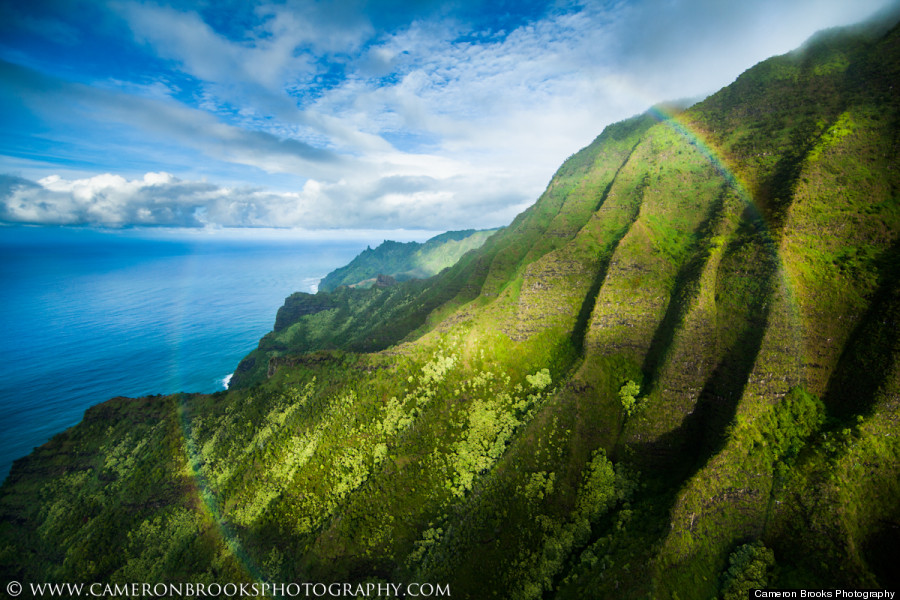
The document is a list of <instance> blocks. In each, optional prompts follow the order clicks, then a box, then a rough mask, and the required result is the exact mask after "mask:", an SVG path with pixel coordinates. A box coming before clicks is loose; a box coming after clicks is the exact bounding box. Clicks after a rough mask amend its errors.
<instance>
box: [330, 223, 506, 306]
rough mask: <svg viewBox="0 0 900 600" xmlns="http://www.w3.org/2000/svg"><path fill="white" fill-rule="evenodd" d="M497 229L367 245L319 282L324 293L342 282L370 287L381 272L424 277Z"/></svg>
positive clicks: (477, 245) (400, 277)
mask: <svg viewBox="0 0 900 600" xmlns="http://www.w3.org/2000/svg"><path fill="white" fill-rule="evenodd" d="M495 231H496V229H489V230H479V231H476V230H474V229H467V230H465V231H448V232H447V233H442V234H441V235H437V236H435V237H433V238H431V239H429V240H427V241H425V242H423V243H421V244H420V243H418V242H406V243H405V244H404V243H401V242H392V241H385V242H383V243H381V244H380V245H379V246H378V247H377V248H375V249H374V250H373V249H372V248H367V249H366V250H365V251H363V252H362V253H361V254H360V255H359V256H357V257H356V258H354V259H353V260H352V261H350V263H349V264H347V265H345V266H343V267H341V268H339V269H335V270H334V271H332V272H331V273H329V274H328V275H326V276H325V277H324V278H323V279H322V282H321V283H320V284H319V289H320V290H322V291H323V292H330V291H332V290H334V289H335V288H337V287H339V286H342V285H349V286H359V287H371V286H372V284H374V283H375V278H376V277H377V276H378V275H388V276H390V277H392V278H393V279H396V280H398V281H403V280H406V279H412V278H415V279H425V278H428V277H431V276H432V275H437V274H438V273H440V272H441V271H443V270H444V269H446V268H447V267H452V266H453V265H454V264H455V263H456V262H457V261H458V260H459V259H460V257H461V256H462V255H463V254H465V253H466V252H468V251H469V250H474V249H476V248H480V247H481V246H482V245H483V244H484V242H485V240H487V238H489V237H490V236H491V235H493V233H494V232H495Z"/></svg>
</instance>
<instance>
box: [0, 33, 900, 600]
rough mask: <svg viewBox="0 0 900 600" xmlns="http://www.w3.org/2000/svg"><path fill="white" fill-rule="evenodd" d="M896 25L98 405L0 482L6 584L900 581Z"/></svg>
mask: <svg viewBox="0 0 900 600" xmlns="http://www.w3.org/2000/svg"><path fill="white" fill-rule="evenodd" d="M898 39H900V38H898V32H897V30H896V29H891V30H887V29H886V28H884V27H882V28H881V29H878V28H875V29H856V30H844V31H835V32H828V33H826V34H820V35H819V36H817V37H816V38H814V39H813V40H812V41H811V42H810V43H809V44H807V46H805V47H804V48H803V49H801V50H799V51H797V52H795V53H792V54H789V55H785V56H782V57H775V58H772V59H769V60H768V61H765V62H763V63H761V64H760V65H757V66H756V67H753V68H752V69H750V70H748V71H747V72H745V73H744V74H743V75H742V76H741V77H740V78H739V79H738V80H737V81H736V82H735V83H734V84H732V85H731V86H729V87H727V88H725V89H723V90H722V91H720V92H718V93H717V94H715V95H713V96H711V97H710V98H708V99H707V100H705V101H704V102H702V103H700V104H698V105H695V106H693V107H691V108H689V109H687V110H686V111H682V112H678V113H677V114H673V113H672V111H666V110H664V109H660V110H654V111H651V113H649V114H647V115H643V116H639V117H635V118H633V119H630V120H628V121H625V122H623V123H619V124H616V125H613V126H611V127H609V128H607V129H606V130H605V131H604V132H603V134H601V135H600V136H599V137H598V138H597V139H596V140H595V141H594V142H593V143H592V144H591V145H590V146H588V147H587V148H585V149H584V150H582V151H580V152H579V153H577V154H575V155H573V156H572V157H571V158H569V159H568V160H567V161H566V162H565V163H564V164H563V166H562V167H561V168H560V170H559V172H558V173H557V174H556V175H555V176H554V178H553V179H552V181H551V183H550V184H549V186H548V188H547V190H546V192H545V193H544V194H543V195H542V196H541V198H540V199H538V201H537V202H536V203H535V205H533V206H532V207H531V208H529V209H528V210H527V211H525V212H524V213H522V214H521V215H520V216H519V217H517V218H516V219H515V221H514V222H513V223H512V224H511V225H510V226H509V227H507V228H505V229H504V230H502V231H500V232H498V233H497V234H496V235H494V236H492V237H491V238H490V239H489V240H487V242H486V243H485V244H484V246H482V247H481V248H479V249H477V250H475V251H472V252H469V253H467V254H465V255H464V256H463V257H462V258H461V259H460V261H459V262H458V263H457V264H455V265H454V266H453V267H452V268H450V269H448V270H446V271H444V272H443V273H442V274H441V275H439V276H437V277H434V278H431V279H428V280H425V281H420V282H405V283H400V284H397V285H395V286H388V287H385V288H373V289H371V290H361V289H360V290H357V289H347V288H342V289H340V290H336V291H334V292H332V293H330V294H320V295H316V296H310V297H309V298H310V299H306V300H304V302H307V301H308V302H317V303H319V304H317V305H316V306H311V305H310V306H305V305H301V304H297V305H296V306H294V309H296V312H294V313H293V316H290V317H280V320H279V323H278V325H277V326H276V331H274V332H273V333H272V334H270V335H269V336H267V339H264V340H263V341H262V342H261V345H260V349H259V350H258V351H257V353H255V354H254V355H251V358H253V359H254V361H258V362H257V363H256V364H254V365H251V367H249V368H248V369H247V371H246V373H247V376H246V377H245V379H244V381H243V383H242V386H243V387H242V388H241V389H235V390H232V391H230V392H227V393H224V392H223V393H220V394H216V395H213V396H200V395H197V396H184V397H166V398H149V399H141V400H134V401H129V400H123V399H118V400H114V401H110V403H107V404H105V405H101V407H98V408H96V409H92V411H89V413H88V415H86V419H85V422H83V423H82V424H81V425H79V426H78V427H76V428H73V429H72V430H70V431H68V432H66V433H64V434H61V435H60V436H57V437H56V438H54V440H52V441H51V442H50V443H49V444H48V445H46V446H44V447H42V448H41V449H38V450H36V452H35V453H34V454H33V455H32V456H30V457H28V458H27V459H24V460H23V461H20V462H17V463H16V465H15V466H14V468H13V471H12V474H11V476H10V479H9V480H8V482H7V483H6V484H5V485H4V487H3V488H2V492H0V515H2V525H0V561H2V565H3V572H4V574H6V575H8V579H16V580H29V579H31V580H42V581H43V580H54V579H55V580H62V581H67V580H68V581H75V580H87V581H95V580H112V581H122V582H131V581H136V580H147V581H154V582H155V581H165V580H172V581H179V580H193V581H197V580H204V581H216V580H224V579H227V580H231V581H238V580H244V579H246V580H261V579H268V580H272V581H325V582H329V581H376V580H383V581H396V582H409V581H430V582H435V583H442V584H443V583H449V584H450V586H451V589H452V594H453V597H462V598H488V597H499V598H584V597H621V598H675V597H678V598H682V599H684V598H710V597H727V598H732V597H733V598H743V597H746V592H745V591H743V590H745V589H746V588H747V587H748V586H751V585H753V586H761V585H764V584H766V583H768V584H769V585H771V586H773V587H794V586H800V585H808V586H814V587H828V586H837V585H846V586H857V587H878V586H885V587H891V586H896V585H897V584H898V581H897V574H896V569H895V565H896V561H897V559H898V556H900V535H898V531H900V426H898V416H900V415H898V409H900V406H898V404H900V242H898V234H900V164H898V159H897V156H898V149H900V110H898V108H900V106H898V100H897V94H896V93H894V90H893V86H894V85H895V83H896V82H897V81H900V77H898V75H900V73H898V68H900V50H898ZM312 299H314V300H312ZM286 306H287V305H286ZM283 310H284V309H283ZM292 310H293V309H292ZM301 313H302V314H301ZM279 344H280V345H279ZM363 351H365V352H363Z"/></svg>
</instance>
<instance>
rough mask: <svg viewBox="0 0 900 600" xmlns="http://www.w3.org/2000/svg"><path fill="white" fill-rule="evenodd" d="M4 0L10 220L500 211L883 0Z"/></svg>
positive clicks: (441, 225) (436, 224) (387, 222)
mask: <svg viewBox="0 0 900 600" xmlns="http://www.w3.org/2000/svg"><path fill="white" fill-rule="evenodd" d="M411 4H412V5H410V3H403V2H399V1H397V0H376V1H373V2H362V1H359V2H356V1H352V0H351V1H338V0H334V1H328V0H321V1H312V0H281V1H268V0H265V1H260V0H258V1H256V2H252V3H247V2H238V1H237V0H235V1H232V2H217V3H209V2H205V1H201V0H198V1H196V2H182V1H173V2H150V1H147V2H140V1H137V0H110V1H107V2H90V1H87V0H73V1H70V2H56V1H53V0H42V1H37V2H33V3H29V4H28V5H24V4H22V3H17V2H14V0H0V17H3V18H0V108H2V114H4V117H3V120H4V127H3V131H4V133H3V135H2V137H0V173H5V175H2V176H0V222H4V223H29V224H45V225H78V226H96V227H134V226H166V227H187V228H197V227H209V226H218V227H298V228H305V229H347V228H360V229H379V228H383V229H398V228H405V229H415V228H420V229H454V228H468V227H492V226H497V225H504V224H507V223H509V221H510V220H511V219H512V218H513V217H514V216H515V215H516V214H517V213H519V212H521V210H523V209H524V208H525V207H527V206H528V205H529V204H531V203H532V202H534V201H535V200H536V199H537V197H538V195H539V194H540V193H541V191H542V190H543V188H544V187H545V186H546V184H547V183H548V181H549V179H550V177H551V176H552V174H553V171H554V170H555V169H556V168H557V167H558V166H559V164H560V163H561V162H562V161H563V160H564V159H565V158H566V157H567V156H569V155H571V154H572V153H574V152H576V151H577V150H578V149H580V148H581V147H583V146H585V145H586V144H588V143H589V142H590V141H591V139H593V137H595V136H596V135H597V134H599V133H600V131H601V130H602V129H603V127H605V126H606V125H608V124H610V123H612V122H615V121H618V120H621V119H623V118H627V117H629V116H631V115H633V114H636V113H639V112H642V111H644V110H646V109H647V108H648V107H649V106H650V105H652V104H654V103H656V102H660V101H665V100H673V99H678V98H685V97H702V96H704V95H706V94H708V93H710V92H713V91H715V90H716V89H718V88H720V87H722V86H723V85H727V84H728V83H729V82H731V81H732V80H733V79H734V78H735V77H736V76H737V75H739V74H740V73H741V72H742V71H743V70H745V69H747V68H749V67H750V66H752V65H753V64H755V63H756V62H758V61H759V60H762V59H764V58H766V57H768V56H771V55H774V54H780V53H784V52H786V51H789V50H791V49H793V48H794V47H796V46H798V45H800V44H801V43H802V42H803V41H804V40H805V39H806V38H808V37H809V36H810V35H811V34H813V33H814V32H815V31H817V30H820V29H823V28H826V27H831V26H838V25H843V24H849V23H852V22H857V21H859V20H862V19H864V18H867V17H868V16H870V15H871V14H872V13H874V12H876V11H878V10H882V9H884V8H885V7H887V6H890V5H892V4H895V3H894V2H890V1H888V0H860V1H859V2H856V3H852V5H851V3H846V2H842V1H840V0H824V1H823V0H801V1H798V2H793V3H783V2H777V1H775V0H765V1H762V2H759V3H753V4H752V5H751V4H750V3H738V2H733V3H732V2H718V1H713V0H689V1H685V2H679V3H672V2H666V1H664V0H635V1H612V2H565V1H549V0H548V1H538V0H534V1H521V2H513V1H512V0H502V1H498V2H496V3H489V4H490V5H489V6H485V4H484V3H480V2H466V1H462V2H450V1H444V0H429V1H427V2H422V3H411Z"/></svg>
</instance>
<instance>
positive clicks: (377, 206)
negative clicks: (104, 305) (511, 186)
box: [0, 173, 525, 230]
mask: <svg viewBox="0 0 900 600" xmlns="http://www.w3.org/2000/svg"><path fill="white" fill-rule="evenodd" d="M483 186H484V182H483V181H482V180H480V179H473V178H462V177H455V178H450V179H447V180H436V179H433V178H430V177H422V176H420V177H406V176H394V177H384V178H377V179H369V180H365V179H357V180H353V181H340V182H337V183H321V182H318V181H315V180H309V181H307V182H306V184H305V185H304V186H303V188H302V189H301V190H300V191H298V192H281V193H276V192H272V191H269V190H265V189H261V188H252V187H226V186H219V185H213V184H210V183H207V182H201V181H182V180H180V179H178V178H177V177H175V176H173V175H171V174H169V173H147V174H145V175H144V176H143V178H141V179H132V180H129V179H125V178H124V177H121V176H119V175H113V174H109V173H106V174H103V175H96V176H94V177H89V178H84V179H64V178H62V177H60V176H58V175H52V176H48V177H45V178H43V179H41V180H39V181H37V182H31V181H28V180H25V179H21V178H14V177H9V176H0V220H2V221H4V222H8V223H32V224H45V225H50V224H52V225H85V226H98V227H124V226H131V225H136V226H165V227H210V226H213V227H292V228H303V229H320V228H321V229H366V228H372V227H376V226H377V228H383V229H431V230H444V229H447V228H451V229H453V228H456V229H461V228H465V227H467V226H469V223H470V222H471V213H472V212H473V211H477V212H478V213H479V214H480V215H481V217H482V219H483V222H484V223H486V224H488V225H493V226H496V225H502V224H506V223H507V222H508V221H509V220H511V219H512V217H513V216H514V215H515V213H516V212H518V211H519V210H521V209H522V208H524V204H525V199H523V198H510V197H509V192H506V191H504V190H503V189H501V188H499V187H488V188H486V189H485V188H484V187H483ZM511 203H512V207H511V206H510V204H511Z"/></svg>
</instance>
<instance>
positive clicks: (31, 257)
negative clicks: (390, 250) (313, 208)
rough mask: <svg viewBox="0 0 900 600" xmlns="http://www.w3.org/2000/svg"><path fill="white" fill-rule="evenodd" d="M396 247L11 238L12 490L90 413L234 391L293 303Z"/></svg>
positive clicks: (2, 470) (4, 432) (1, 246)
mask: <svg viewBox="0 0 900 600" xmlns="http://www.w3.org/2000/svg"><path fill="white" fill-rule="evenodd" d="M429 236H430V234H428V233H424V234H422V235H421V236H413V237H410V238H408V239H419V240H424V239H426V238H427V237H429ZM384 237H385V236H384V235H383V234H382V235H381V237H378V235H377V233H371V232H370V234H369V235H368V237H366V236H365V235H363V234H360V236H359V237H357V238H355V239H346V238H345V239H336V240H335V239H333V240H322V239H303V238H300V237H296V236H283V235H282V236H276V237H275V238H274V239H270V238H268V237H266V234H265V232H258V233H256V234H254V233H253V232H251V233H250V234H249V235H244V236H239V237H227V236H226V237H225V238H224V239H220V237H219V236H216V235H203V234H202V233H192V234H183V235H175V234H166V235H162V234H160V233H159V232H152V231H151V232H143V233H142V232H134V231H126V232H98V231H91V230H80V229H64V228H29V227H3V228H0V331H2V336H0V480H2V479H5V478H6V476H7V474H8V473H9V469H10V467H11V465H12V462H13V460H15V459H16V458H19V457H21V456H25V455H27V454H28V453H30V452H31V450H32V448H34V447H36V446H39V445H41V444H43V443H44V442H46V441H47V440H48V439H50V437H52V436H53V435H54V434H55V433H58V432H60V431H63V430H65V429H66V428H68V427H71V426H72V425H75V424H76V423H78V422H79V421H80V420H81V417H82V415H83V414H84V411H85V409H86V408H88V407H89V406H92V405H94V404H97V403H99V402H103V401H105V400H107V399H109V398H112V397H115V396H130V397H140V396H145V395H151V394H170V393H175V392H181V391H184V392H207V393H208V392H215V391H218V390H222V389H225V387H226V384H227V381H228V378H229V377H230V374H231V373H232V372H233V371H234V369H235V367H236V366H237V364H238V362H239V361H240V359H241V358H242V357H244V356H245V355H246V354H247V353H248V352H250V351H251V350H252V349H253V348H255V347H256V344H257V342H258V341H259V338H261V337H262V336H263V335H264V334H265V333H266V332H267V331H269V330H270V329H271V328H272V325H273V324H274V322H275V313H276V311H277V310H278V307H279V306H281V304H282V303H283V301H284V298H285V297H286V296H288V295H290V294H291V293H293V292H295V291H305V292H312V291H315V289H316V287H317V285H318V282H319V280H320V279H321V278H322V277H324V276H325V275H326V274H327V273H328V272H330V271H331V270H333V269H335V268H337V267H340V266H342V265H344V264H346V263H347V262H349V261H350V260H351V259H352V258H353V257H354V256H356V255H357V254H358V253H359V252H361V251H362V250H364V249H365V248H366V246H367V245H373V246H374V245H376V244H378V243H380V242H381V241H382V239H383V238H384Z"/></svg>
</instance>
